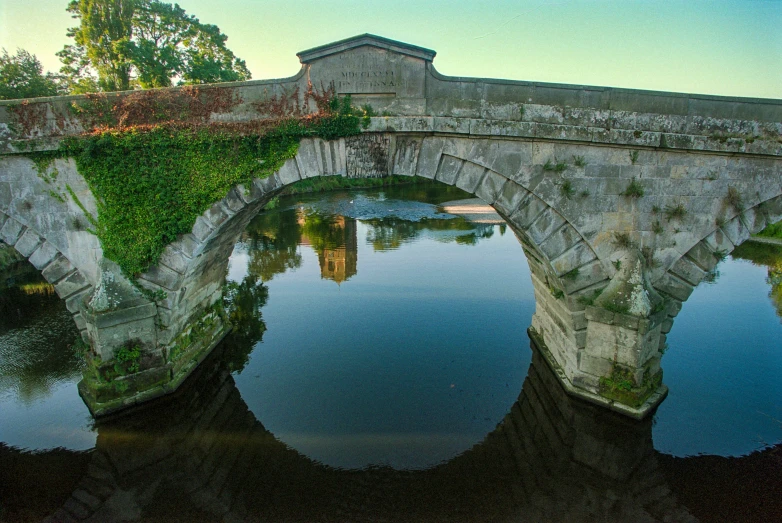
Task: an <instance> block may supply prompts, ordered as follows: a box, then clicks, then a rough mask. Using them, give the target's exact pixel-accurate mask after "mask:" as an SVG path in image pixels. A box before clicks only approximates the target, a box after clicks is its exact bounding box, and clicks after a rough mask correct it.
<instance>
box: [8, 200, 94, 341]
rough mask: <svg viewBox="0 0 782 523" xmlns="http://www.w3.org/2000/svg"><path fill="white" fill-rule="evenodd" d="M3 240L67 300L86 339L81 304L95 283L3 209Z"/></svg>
mask: <svg viewBox="0 0 782 523" xmlns="http://www.w3.org/2000/svg"><path fill="white" fill-rule="evenodd" d="M0 240H2V241H3V242H4V243H6V244H7V245H9V246H11V247H13V248H14V249H15V250H16V251H17V252H18V253H19V254H21V255H22V256H24V257H25V258H26V259H27V261H29V262H30V263H31V264H32V265H33V266H34V267H35V268H36V269H38V270H39V271H41V275H42V276H43V277H44V278H45V279H46V281H47V282H49V283H50V284H52V285H53V286H54V290H55V292H56V293H57V295H58V296H59V297H60V298H61V299H62V300H64V301H65V306H66V307H67V309H68V312H70V313H71V316H72V317H73V321H74V322H75V323H76V327H77V328H78V329H79V332H80V333H81V336H82V338H83V339H87V324H86V321H85V319H84V317H83V316H82V314H81V309H80V307H79V304H80V302H81V301H82V300H83V298H84V297H85V296H89V295H90V294H92V291H93V286H92V284H91V283H90V282H89V281H88V280H87V278H86V277H85V276H84V274H83V273H82V272H81V271H80V270H79V269H78V268H77V267H75V266H74V265H73V264H72V263H71V262H70V260H68V258H66V257H65V256H64V255H63V253H62V252H60V251H59V249H57V247H56V246H55V245H54V244H52V243H50V242H49V241H48V240H46V238H44V237H42V236H41V235H39V234H38V233H37V232H36V231H35V230H33V229H32V228H30V227H27V226H25V225H24V224H22V223H21V222H19V221H17V220H15V219H14V218H12V217H10V216H8V215H7V214H5V213H3V212H0Z"/></svg>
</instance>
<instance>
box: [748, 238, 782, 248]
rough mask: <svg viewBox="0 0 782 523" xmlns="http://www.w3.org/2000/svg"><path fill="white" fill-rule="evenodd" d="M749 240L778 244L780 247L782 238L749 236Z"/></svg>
mask: <svg viewBox="0 0 782 523" xmlns="http://www.w3.org/2000/svg"><path fill="white" fill-rule="evenodd" d="M749 241H751V242H756V243H765V244H766V245H778V246H780V247H782V239H780V238H769V237H768V236H750V237H749Z"/></svg>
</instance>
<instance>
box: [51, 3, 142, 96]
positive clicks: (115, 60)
mask: <svg viewBox="0 0 782 523" xmlns="http://www.w3.org/2000/svg"><path fill="white" fill-rule="evenodd" d="M138 4H139V0H71V2H70V3H69V4H68V8H67V11H68V12H69V13H71V15H72V17H73V18H75V19H78V20H80V24H79V26H78V27H72V28H70V29H68V32H67V36H69V37H71V38H73V40H74V44H75V45H66V46H65V48H63V50H62V51H60V52H59V53H57V55H58V56H59V57H60V60H61V61H62V62H63V68H62V69H60V72H61V73H63V74H64V75H68V76H70V77H71V78H73V79H74V80H75V81H76V83H77V84H78V83H84V80H87V81H88V78H89V76H91V75H90V74H89V72H88V68H91V69H92V70H94V72H95V73H96V74H97V81H96V82H95V83H96V85H97V86H98V87H99V88H100V89H101V90H103V91H126V90H128V89H130V87H131V64H130V63H129V62H128V61H127V60H126V59H125V58H124V57H123V56H122V55H121V54H120V52H119V49H118V47H119V46H118V44H119V43H120V42H123V41H125V40H129V39H130V38H131V37H132V35H133V15H134V13H135V11H136V7H137V5H138Z"/></svg>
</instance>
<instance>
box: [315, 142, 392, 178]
mask: <svg viewBox="0 0 782 523" xmlns="http://www.w3.org/2000/svg"><path fill="white" fill-rule="evenodd" d="M389 147H390V139H389V138H388V136H385V135H377V134H362V135H360V136H351V137H349V138H347V139H345V149H346V154H347V166H346V167H347V176H348V178H382V177H384V176H388V174H389V172H390V170H391V165H390V160H389ZM304 175H305V176H307V177H309V176H314V174H309V173H304Z"/></svg>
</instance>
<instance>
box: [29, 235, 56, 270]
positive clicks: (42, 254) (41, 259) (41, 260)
mask: <svg viewBox="0 0 782 523" xmlns="http://www.w3.org/2000/svg"><path fill="white" fill-rule="evenodd" d="M57 254H58V252H57V248H56V247H55V246H54V245H52V244H51V243H49V242H47V241H44V242H43V243H42V244H41V245H40V246H39V247H38V249H36V250H35V252H34V253H32V254H31V255H30V258H29V261H30V263H32V264H33V266H34V267H35V268H36V269H38V270H39V271H40V270H42V269H43V268H44V267H46V266H47V265H49V264H50V263H51V262H52V260H54V258H55V256H57Z"/></svg>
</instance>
